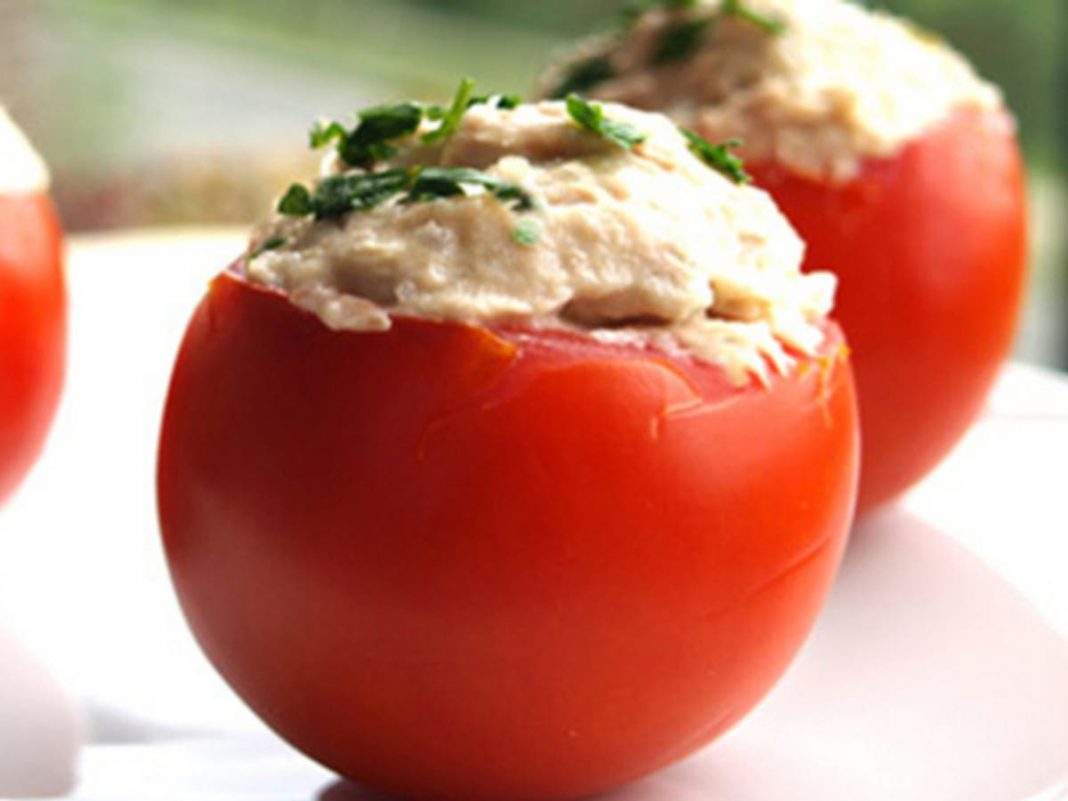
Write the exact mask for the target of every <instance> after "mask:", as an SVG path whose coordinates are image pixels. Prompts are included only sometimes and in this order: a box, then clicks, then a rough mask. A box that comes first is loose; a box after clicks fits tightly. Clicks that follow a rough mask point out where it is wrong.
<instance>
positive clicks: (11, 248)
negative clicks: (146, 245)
mask: <svg viewBox="0 0 1068 801" xmlns="http://www.w3.org/2000/svg"><path fill="white" fill-rule="evenodd" d="M62 247H63V245H62V232H61V230H60V227H59V222H58V220H57V218H56V213H55V210H54V209H53V207H52V203H51V201H50V200H49V198H48V195H47V194H45V193H44V192H34V193H29V194H2V193H0V501H3V500H4V498H6V497H7V496H8V495H9V494H10V493H11V492H12V491H13V490H14V489H15V486H16V485H17V484H18V483H19V481H20V480H21V479H22V477H23V476H24V475H25V473H26V471H27V470H28V469H29V467H30V465H31V464H32V463H33V460H34V459H35V458H36V457H37V454H38V452H39V451H40V450H41V447H42V445H43V444H44V438H45V434H46V433H47V432H48V427H49V425H50V423H51V421H52V416H53V414H54V413H55V409H56V404H57V403H58V401H59V393H60V389H61V387H62V384H63V367H64V360H65V355H66V292H65V289H64V283H63V270H62V262H63V259H62V255H63V254H62Z"/></svg>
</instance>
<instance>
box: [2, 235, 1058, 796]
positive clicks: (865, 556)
mask: <svg viewBox="0 0 1068 801" xmlns="http://www.w3.org/2000/svg"><path fill="white" fill-rule="evenodd" d="M241 246H242V243H241V239H240V236H239V235H237V234H234V233H232V232H225V231H224V232H216V233H211V232H209V233H198V234H189V233H186V234H145V235H139V236H124V237H116V238H96V239H76V240H75V244H74V247H73V253H72V259H71V265H70V276H71V291H72V332H71V333H72V346H71V368H70V376H69V382H68V391H67V395H66V398H65V400H64V403H63V407H62V409H61V413H60V417H59V419H58V421H57V426H56V429H55V432H54V436H53V438H52V441H51V443H50V445H49V448H48V451H47V453H46V455H45V458H44V459H43V460H42V462H41V464H40V465H39V466H38V469H37V470H36V471H35V472H34V474H33V476H32V477H31V479H30V481H29V482H27V484H26V486H25V487H24V488H23V490H22V492H20V493H19V495H18V497H17V499H16V501H15V502H14V503H13V504H11V505H10V507H9V508H8V509H6V510H4V511H2V512H0V531H2V532H3V536H2V537H0V620H2V621H4V625H5V627H7V628H8V629H9V630H11V631H12V632H14V633H15V634H16V635H17V636H18V637H19V638H20V639H21V640H22V641H23V642H24V643H25V644H27V645H28V646H29V647H30V648H31V649H32V650H33V651H34V652H35V653H36V654H37V655H38V657H39V658H40V659H41V660H42V661H43V662H44V663H45V664H46V665H47V666H48V667H49V669H50V670H51V671H52V672H53V673H54V674H55V675H56V676H57V677H58V678H59V679H60V680H61V681H62V682H63V683H65V684H66V685H67V687H69V688H70V689H71V690H72V691H73V692H74V693H75V694H76V695H77V696H79V697H80V698H82V699H84V700H85V703H86V704H87V706H88V708H89V710H90V713H91V718H92V722H93V724H94V744H93V745H91V746H90V747H89V748H88V749H87V750H86V752H85V753H84V754H83V758H82V764H81V771H80V775H81V782H80V786H79V788H78V789H77V791H76V794H75V796H74V797H76V798H80V799H83V800H84V799H108V801H123V799H131V800H132V799H137V800H138V801H144V800H145V799H152V798H157V797H158V798H166V799H170V800H172V801H183V799H209V798H227V799H240V798H247V799H269V798H286V799H300V798H309V799H310V798H315V797H316V796H317V795H320V794H322V796H321V797H323V798H324V799H326V801H345V799H366V798H368V796H367V795H366V794H365V793H363V792H362V791H360V790H358V789H357V788H354V787H352V786H351V785H337V784H335V780H334V779H333V778H332V777H331V776H330V774H329V773H328V772H326V771H325V770H323V769H322V768H319V767H317V766H315V765H314V764H313V763H311V762H310V761H308V760H306V759H304V758H303V757H301V756H299V755H297V754H295V753H294V752H292V751H291V750H290V749H288V747H286V746H285V745H284V744H282V743H280V742H279V741H277V740H276V739H275V738H274V737H273V736H272V735H270V734H269V733H268V732H266V731H265V730H264V729H263V727H262V726H261V724H259V722H258V721H257V720H256V719H255V718H254V717H253V716H252V715H250V714H249V713H248V712H247V711H246V710H245V709H244V707H243V706H242V705H241V704H240V703H239V702H238V701H237V700H236V699H235V698H234V697H233V695H232V694H231V693H230V692H229V691H228V689H227V688H226V687H225V685H223V683H222V682H221V681H220V680H219V679H218V678H217V677H216V676H215V674H214V673H213V672H212V671H211V669H210V668H209V667H208V666H207V664H206V663H205V661H204V659H203V657H202V656H201V655H200V653H199V651H198V650H197V649H196V647H195V645H194V643H193V642H192V638H191V637H190V636H189V634H188V632H187V631H186V629H185V626H184V623H183V621H182V619H181V616H180V614H179V612H178V608H177V604H176V603H175V601H174V598H173V595H172V592H171V588H170V585H169V581H168V579H167V576H166V571H165V568H164V564H163V558H162V553H161V549H160V546H159V542H158V535H157V531H156V521H155V511H154V499H153V463H154V452H155V445H156V433H157V428H158V424H159V414H160V410H161V407H162V400H163V395H164V391H165V386H166V381H167V377H168V374H169V371H170V367H171V362H172V359H173V356H174V353H175V350H176V348H177V343H178V338H179V337H180V334H181V331H182V329H183V327H184V325H185V322H186V319H187V318H188V315H189V313H190V311H191V309H192V307H193V305H194V304H195V302H196V300H197V299H198V298H199V296H200V295H201V294H202V292H203V290H204V287H205V285H206V281H207V280H208V278H209V277H210V276H211V275H212V274H213V273H215V272H217V271H218V270H219V269H221V268H222V267H223V266H224V265H225V264H226V263H227V262H228V261H229V259H230V258H231V257H232V256H234V255H235V254H236V253H237V252H239V251H240V249H241ZM1066 475H1068V385H1066V384H1065V382H1064V381H1062V380H1060V379H1057V378H1054V377H1052V376H1049V375H1047V374H1044V373H1042V372H1039V371H1034V370H1028V369H1023V368H1013V369H1012V370H1010V371H1009V372H1008V374H1007V375H1006V377H1005V379H1004V380H1003V382H1002V384H1001V385H1000V387H999V390H998V392H997V393H996V395H995V399H994V402H993V404H992V410H991V411H990V412H989V413H988V415H987V416H986V417H985V418H984V420H983V421H982V422H981V423H980V424H979V425H978V426H977V427H976V429H975V430H974V431H973V432H972V434H970V435H969V437H968V439H967V440H966V441H965V443H964V444H963V445H962V447H961V448H960V449H959V450H958V452H957V454H955V455H954V457H953V458H951V459H950V460H949V461H948V462H947V463H946V465H944V466H943V467H942V468H941V469H940V470H939V471H938V472H937V473H936V474H935V475H934V476H932V477H931V479H929V480H928V481H927V482H925V483H924V485H923V486H922V487H920V488H919V489H918V490H917V491H916V492H915V493H913V495H912V496H910V497H909V498H907V499H906V500H905V502H904V503H902V504H900V505H898V506H897V507H896V508H893V509H891V510H888V511H886V512H885V513H883V514H881V515H879V516H877V517H876V518H874V519H872V520H869V521H868V523H867V524H866V525H865V526H864V527H863V529H861V530H860V531H858V532H857V533H856V537H855V540H854V544H853V546H852V547H851V550H850V553H849V555H848V557H847V562H846V565H845V569H844V571H843V574H842V578H841V580H840V581H839V583H838V585H837V587H836V589H835V591H834V593H833V596H832V598H831V602H830V604H829V607H828V609H827V612H826V614H825V615H824V617H823V618H822V620H821V622H820V624H819V625H818V627H817V630H816V632H815V634H814V636H813V637H812V639H811V641H810V642H809V644H808V645H807V646H806V649H805V651H804V652H803V654H802V656H801V658H800V659H799V660H798V662H797V663H796V664H795V665H794V667H793V668H792V669H791V671H790V672H789V673H788V675H787V677H786V679H785V681H784V682H783V683H782V684H781V685H780V686H779V687H778V688H777V689H776V690H775V691H774V692H773V693H772V695H771V696H770V697H769V698H768V700H767V701H766V702H765V703H764V704H762V705H761V706H760V707H759V708H758V710H757V711H756V712H755V713H754V714H753V715H752V716H750V717H749V718H748V719H747V720H745V721H744V722H743V723H742V724H741V725H739V726H738V727H737V728H736V729H735V730H734V731H733V732H731V733H730V734H728V735H727V736H726V737H724V738H723V739H721V740H720V741H719V742H718V743H717V744H715V745H714V746H713V747H711V748H709V749H706V750H705V751H703V752H702V753H701V754H699V755H697V756H696V757H694V758H692V759H691V760H689V761H687V762H685V763H683V764H681V765H678V766H676V767H675V768H673V769H670V770H668V771H665V772H663V773H660V774H658V775H656V776H654V777H651V778H649V779H647V780H645V781H644V782H641V783H639V784H637V785H635V786H633V787H630V788H626V789H624V790H622V791H620V792H618V793H615V794H613V795H611V796H609V798H610V799H611V800H612V801H690V799H693V801H697V799H701V801H718V799H730V801H780V800H781V801H787V799H788V800H789V801H808V800H809V799H814V800H815V801H837V800H838V799H843V801H844V800H845V799H849V801H859V800H861V799H863V801H882V800H883V799H885V800H886V801H891V799H892V800H893V801H901V800H902V799H905V800H906V801H926V799H930V800H931V801H955V800H956V799H960V801H965V800H966V801H1015V800H1017V799H1025V798H1029V797H1031V796H1037V795H1038V794H1040V793H1047V794H1048V797H1049V798H1051V799H1052V798H1055V797H1057V796H1056V794H1057V793H1059V792H1060V790H1058V789H1057V785H1058V782H1060V781H1063V780H1064V779H1066V778H1068V640H1066V635H1068V582H1065V580H1064V575H1065V572H1066V569H1068V550H1066V544H1065V543H1066V541H1068V520H1066V517H1065V512H1064V503H1063V500H1062V498H1061V493H1062V492H1063V487H1062V485H1063V483H1064V476H1066ZM2 726H3V721H0V727H2ZM2 781H3V777H2V775H0V795H4V794H5V792H4V788H3V785H2ZM1062 789H1063V788H1062Z"/></svg>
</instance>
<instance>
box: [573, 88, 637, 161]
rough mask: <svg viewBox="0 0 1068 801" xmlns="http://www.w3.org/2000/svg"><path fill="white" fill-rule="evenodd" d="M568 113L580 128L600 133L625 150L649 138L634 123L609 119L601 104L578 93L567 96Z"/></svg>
mask: <svg viewBox="0 0 1068 801" xmlns="http://www.w3.org/2000/svg"><path fill="white" fill-rule="evenodd" d="M567 113H568V114H569V115H570V116H571V119H572V120H574V121H575V123H577V124H578V126H579V127H580V128H582V129H584V130H587V131H591V132H593V133H595V134H599V135H600V136H603V137H604V138H605V139H609V140H611V141H613V142H615V143H616V144H617V145H619V146H620V147H621V148H623V149H624V150H632V149H633V148H634V146H635V145H640V144H641V143H642V142H644V141H645V140H646V139H647V138H648V136H646V134H643V133H642V132H641V131H639V130H638V129H637V128H635V127H634V126H633V125H630V124H628V123H625V122H620V121H618V120H613V119H609V118H608V117H606V116H605V114H604V108H603V107H602V106H601V105H600V104H598V103H590V102H587V101H586V100H583V99H582V98H581V97H579V96H578V95H576V94H570V95H568V96H567Z"/></svg>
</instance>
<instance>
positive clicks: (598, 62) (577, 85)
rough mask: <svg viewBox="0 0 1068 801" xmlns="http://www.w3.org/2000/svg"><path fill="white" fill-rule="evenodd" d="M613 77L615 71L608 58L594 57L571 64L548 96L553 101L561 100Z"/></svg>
mask: <svg viewBox="0 0 1068 801" xmlns="http://www.w3.org/2000/svg"><path fill="white" fill-rule="evenodd" d="M615 76H616V69H615V67H613V66H612V62H611V61H610V60H609V59H608V57H607V56H595V57H594V58H591V59H587V60H586V61H580V62H578V63H577V64H573V65H572V66H571V67H570V68H569V69H568V72H567V75H566V76H565V77H564V79H563V80H562V81H561V82H560V83H559V85H557V87H556V88H555V89H553V91H552V92H551V93H550V95H549V96H550V97H551V98H552V99H554V100H561V99H563V98H565V97H567V96H568V95H571V94H581V93H582V92H585V91H587V90H589V89H592V88H593V87H595V86H597V85H598V84H602V83H604V82H605V81H609V80H611V79H612V78H614V77H615Z"/></svg>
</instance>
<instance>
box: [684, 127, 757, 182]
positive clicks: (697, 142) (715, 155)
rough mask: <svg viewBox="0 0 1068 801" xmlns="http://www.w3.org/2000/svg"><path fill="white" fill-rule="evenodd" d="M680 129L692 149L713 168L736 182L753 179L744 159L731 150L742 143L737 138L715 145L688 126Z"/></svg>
mask: <svg viewBox="0 0 1068 801" xmlns="http://www.w3.org/2000/svg"><path fill="white" fill-rule="evenodd" d="M679 131H680V132H681V133H682V135H683V136H685V137H686V141H687V143H688V144H689V146H690V151H691V152H692V153H693V154H694V155H695V156H697V158H699V159H701V161H703V162H704V163H705V164H707V165H708V166H709V167H711V168H712V169H714V170H716V171H717V172H720V173H722V174H723V175H725V176H727V177H728V178H730V179H731V180H732V181H734V183H736V184H747V183H749V182H751V181H752V180H753V178H752V176H750V175H749V173H747V172H746V171H745V165H744V164H743V163H742V160H741V159H740V158H739V157H738V156H736V155H735V154H734V153H732V152H731V148H735V147H738V146H739V145H741V142H740V141H738V140H737V139H731V140H729V141H727V142H723V143H722V144H718V145H714V144H712V143H711V142H709V141H708V140H707V139H705V138H704V137H703V136H701V135H700V134H698V133H695V132H693V131H691V130H689V129H687V128H679Z"/></svg>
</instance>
